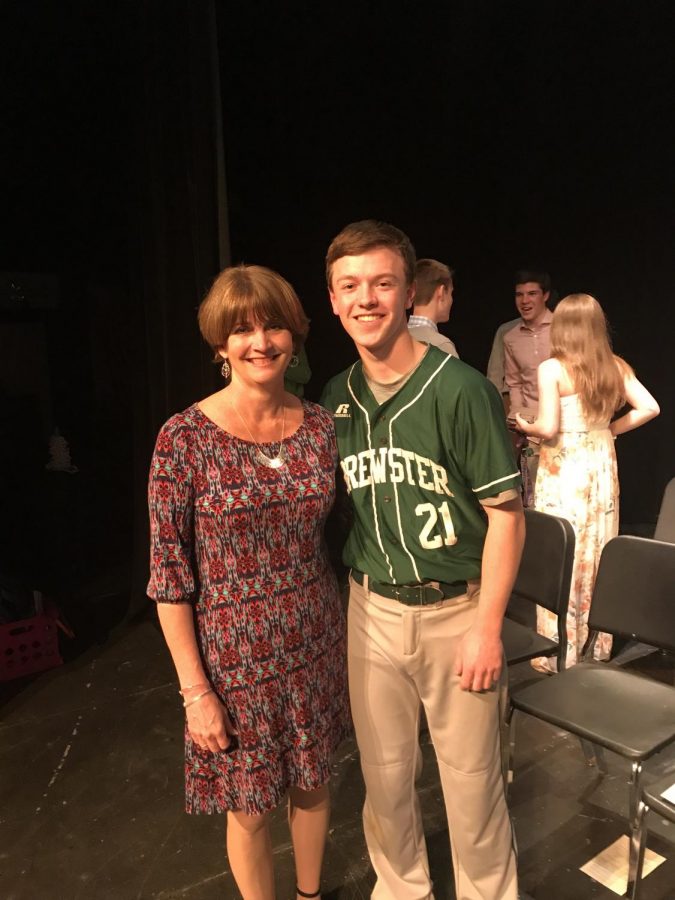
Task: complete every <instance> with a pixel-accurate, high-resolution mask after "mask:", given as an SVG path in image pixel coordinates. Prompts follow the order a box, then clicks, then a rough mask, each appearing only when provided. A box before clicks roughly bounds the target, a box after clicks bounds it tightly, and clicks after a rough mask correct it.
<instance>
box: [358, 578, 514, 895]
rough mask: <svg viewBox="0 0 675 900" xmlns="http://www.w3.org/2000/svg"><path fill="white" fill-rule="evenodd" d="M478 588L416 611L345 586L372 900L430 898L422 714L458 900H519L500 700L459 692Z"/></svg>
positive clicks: (493, 694) (495, 695)
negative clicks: (421, 792) (462, 647)
mask: <svg viewBox="0 0 675 900" xmlns="http://www.w3.org/2000/svg"><path fill="white" fill-rule="evenodd" d="M477 604H478V586H477V585H473V586H470V587H469V591H468V593H467V594H466V595H464V596H462V597H458V598H455V599H453V600H441V601H440V602H438V603H436V604H432V605H429V606H418V607H409V606H405V605H403V604H401V603H399V602H398V601H396V600H390V599H388V598H386V597H381V596H380V595H378V594H375V593H374V592H371V591H369V590H368V587H367V579H366V580H365V583H364V585H363V587H362V586H361V585H359V584H357V583H356V582H355V581H354V580H353V579H350V598H349V617H348V619H349V639H348V656H349V692H350V699H351V706H352V715H353V718H354V726H355V730H356V739H357V742H358V746H359V751H360V755H361V769H362V771H363V777H364V781H365V784H366V802H365V805H364V809H363V825H364V831H365V836H366V842H367V845H368V851H369V853H370V859H371V862H372V865H373V868H374V869H375V873H376V875H377V882H376V884H375V887H374V889H373V892H372V895H371V897H372V900H433V886H432V883H431V880H430V878H429V863H428V859H427V850H426V843H425V840H424V832H423V827H422V818H421V813H420V805H419V799H418V797H417V793H416V790H415V779H416V777H417V776H418V775H419V773H420V771H421V757H420V748H419V739H418V734H419V720H420V709H421V707H422V706H423V707H424V709H425V711H426V717H427V723H428V725H429V732H430V735H431V738H432V741H433V745H434V748H435V752H436V758H437V760H438V768H439V771H440V778H441V786H442V790H443V798H444V802H445V809H446V813H447V817H448V825H449V829H450V839H451V849H452V861H453V867H454V873H455V890H456V893H457V900H517V897H518V888H517V878H516V857H515V853H514V849H513V835H512V830H511V821H510V819H509V814H508V810H507V808H506V799H505V794H504V781H503V778H502V769H501V746H500V693H501V692H500V690H498V689H495V690H493V691H487V692H483V693H473V692H470V691H462V690H460V688H459V678H457V677H456V676H455V675H454V674H453V664H454V660H455V653H456V650H457V646H458V644H459V641H460V640H461V637H462V635H463V634H464V633H465V632H466V631H467V629H468V628H469V627H470V626H471V624H472V622H473V620H474V616H475V612H476V608H477ZM504 678H505V673H504Z"/></svg>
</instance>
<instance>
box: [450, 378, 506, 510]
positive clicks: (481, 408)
mask: <svg viewBox="0 0 675 900" xmlns="http://www.w3.org/2000/svg"><path fill="white" fill-rule="evenodd" d="M476 375H477V377H476V378H475V379H474V380H473V382H472V383H471V384H467V385H466V386H465V388H464V390H463V391H462V393H461V395H460V397H459V398H458V404H457V410H456V422H455V428H454V437H455V439H456V440H457V444H458V446H459V448H461V449H460V453H462V454H463V459H462V468H463V471H464V472H465V475H466V478H467V481H468V484H469V487H470V489H471V491H472V492H473V493H474V495H475V496H476V499H477V500H478V501H479V502H480V503H483V504H485V505H494V504H495V502H496V503H503V502H505V501H506V500H509V499H512V498H514V497H515V496H516V495H517V492H518V491H519V490H520V484H521V477H520V471H519V469H518V466H517V464H516V459H515V455H514V452H513V448H512V446H511V441H510V439H509V435H508V432H507V430H506V423H505V421H504V408H503V405H502V402H501V398H500V396H499V393H498V391H497V389H496V388H495V386H494V385H493V384H492V383H491V382H489V381H488V380H487V379H486V378H484V377H483V376H482V375H479V374H478V373H476Z"/></svg>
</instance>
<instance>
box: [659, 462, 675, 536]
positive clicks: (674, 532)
mask: <svg viewBox="0 0 675 900" xmlns="http://www.w3.org/2000/svg"><path fill="white" fill-rule="evenodd" d="M654 540H655V541H668V542H669V543H671V544H675V478H671V479H670V481H669V482H668V484H667V485H666V489H665V491H664V492H663V499H662V500H661V509H660V510H659V517H658V519H657V520H656V531H655V532H654Z"/></svg>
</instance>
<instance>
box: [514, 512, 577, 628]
mask: <svg viewBox="0 0 675 900" xmlns="http://www.w3.org/2000/svg"><path fill="white" fill-rule="evenodd" d="M574 543H575V541H574V529H573V528H572V526H571V525H570V523H569V522H568V521H567V519H562V518H560V517H559V516H552V515H549V514H548V513H543V512H537V510H534V509H526V510H525V546H524V547H523V556H522V559H521V561H520V568H519V569H518V575H517V576H516V583H515V584H514V586H513V592H512V593H513V594H514V595H515V596H516V597H521V598H522V599H524V600H529V601H531V602H532V603H538V604H539V605H540V606H545V607H546V609H548V610H550V611H551V612H553V613H556V615H558V616H560V615H562V618H563V619H564V618H565V614H566V612H567V605H568V603H569V597H570V582H571V580H572V565H573V563H574Z"/></svg>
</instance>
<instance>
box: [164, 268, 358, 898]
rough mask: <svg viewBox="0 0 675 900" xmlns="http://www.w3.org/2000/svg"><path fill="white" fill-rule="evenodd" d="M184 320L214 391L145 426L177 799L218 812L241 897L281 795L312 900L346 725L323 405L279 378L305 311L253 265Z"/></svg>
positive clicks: (262, 853)
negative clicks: (180, 772) (171, 680)
mask: <svg viewBox="0 0 675 900" xmlns="http://www.w3.org/2000/svg"><path fill="white" fill-rule="evenodd" d="M199 326H200V329H201V332H202V335H203V337H204V338H205V340H206V341H207V342H208V343H209V344H210V346H211V347H212V349H213V350H214V351H215V354H216V359H218V360H219V361H221V362H222V370H221V371H222V374H223V376H224V378H225V379H226V382H227V383H226V386H225V387H224V388H223V389H222V390H219V391H217V392H216V393H215V394H212V395H211V396H209V397H206V398H205V399H204V400H201V401H200V402H199V403H195V404H194V405H193V406H190V407H189V408H188V409H187V410H185V411H184V412H182V413H178V414H177V415H175V416H173V417H172V418H171V419H169V421H168V422H167V423H166V424H165V425H164V426H163V427H162V429H161V431H160V433H159V437H158V438H157V445H156V447H155V453H154V456H153V460H152V466H151V469H150V486H149V505H150V525H151V558H150V569H151V573H150V584H149V586H148V593H149V595H150V596H151V597H152V598H153V599H154V600H156V601H157V604H158V607H157V608H158V613H159V620H160V624H161V627H162V631H163V632H164V637H165V639H166V642H167V644H168V647H169V650H170V652H171V656H172V658H173V662H174V665H175V667H176V672H177V675H178V681H179V685H180V691H179V693H180V694H181V696H182V698H183V706H184V707H185V713H186V727H185V785H186V808H187V811H188V812H191V813H226V814H227V853H228V858H229V862H230V866H231V868H232V873H233V875H234V877H235V879H236V882H237V885H238V886H239V889H240V891H241V893H242V895H243V896H244V898H246V900H271V898H274V896H275V891H274V873H273V865H272V845H271V840H270V832H269V823H268V820H269V812H270V811H271V810H273V809H274V808H275V807H277V806H279V804H280V803H282V801H283V800H284V797H285V796H286V795H288V818H289V824H290V830H291V840H292V843H293V850H294V855H295V867H296V877H297V895H298V897H318V896H319V894H320V890H319V887H318V886H319V880H320V874H321V864H322V858H323V852H324V846H325V841H326V834H327V831H328V820H329V814H330V801H329V794H328V779H329V777H330V762H331V754H332V753H333V751H334V750H335V748H336V747H337V745H338V744H339V743H340V741H341V740H342V739H343V738H344V737H345V736H346V735H347V734H348V733H349V730H350V715H349V704H348V697H347V680H346V679H347V673H346V648H345V621H344V613H343V609H342V605H341V602H340V599H339V596H338V588H337V582H336V579H335V575H334V573H333V570H332V568H331V566H330V563H329V560H328V554H327V549H326V546H325V542H324V539H323V528H324V523H325V520H326V516H327V514H328V511H329V510H330V508H331V506H332V504H333V498H334V491H335V468H336V465H337V450H336V445H335V433H334V429H333V425H332V421H331V417H330V415H329V414H328V413H327V412H326V411H325V410H324V409H322V408H321V407H319V406H316V405H315V404H313V403H308V402H302V401H300V400H299V399H298V398H297V397H295V396H293V395H291V394H289V393H288V392H286V391H285V390H284V374H285V372H286V369H287V367H288V366H289V365H290V364H291V363H292V361H293V359H294V358H295V356H296V354H297V353H298V352H299V350H300V349H301V347H302V344H303V342H304V339H305V336H306V334H307V326H308V322H307V318H306V317H305V314H304V312H303V310H302V307H301V306H300V302H299V300H298V298H297V296H296V294H295V291H294V290H293V288H292V287H291V286H290V284H288V282H287V281H285V280H284V279H283V278H282V277H281V276H280V275H277V274H276V273H275V272H272V271H270V270H269V269H265V268H263V267H262V266H243V265H242V266H236V267H234V268H230V269H225V271H224V272H222V273H221V274H220V275H219V276H218V278H217V279H216V280H215V282H214V284H213V287H212V288H211V290H210V291H209V293H208V295H207V297H206V298H205V300H204V301H203V303H202V304H201V306H200V308H199Z"/></svg>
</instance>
